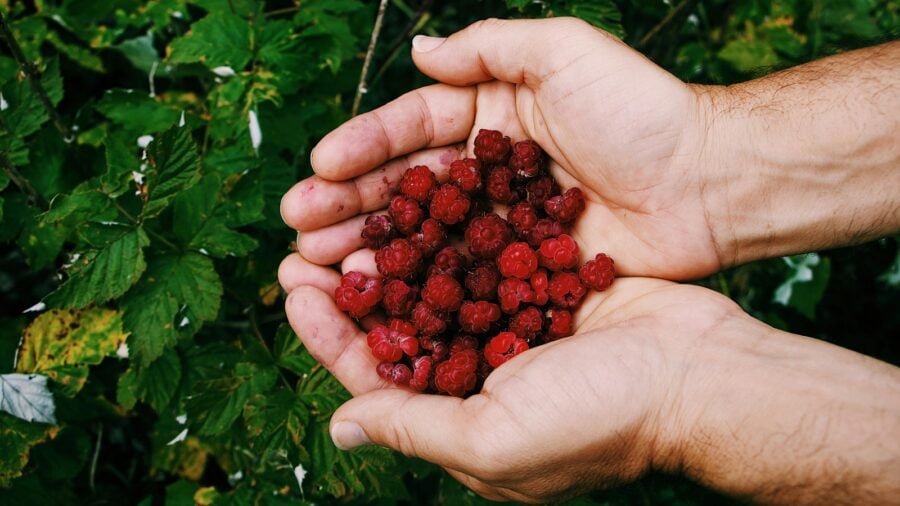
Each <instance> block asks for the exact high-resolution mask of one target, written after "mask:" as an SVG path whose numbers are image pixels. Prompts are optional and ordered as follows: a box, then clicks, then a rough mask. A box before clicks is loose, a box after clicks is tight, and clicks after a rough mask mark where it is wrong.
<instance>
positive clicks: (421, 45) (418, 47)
mask: <svg viewBox="0 0 900 506" xmlns="http://www.w3.org/2000/svg"><path fill="white" fill-rule="evenodd" d="M445 40H447V38H446V37H429V36H427V35H416V36H415V37H413V40H412V46H413V50H415V51H417V52H419V53H427V52H428V51H431V50H433V49H437V48H438V46H440V45H441V44H443V43H444V41H445Z"/></svg>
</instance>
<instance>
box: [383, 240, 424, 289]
mask: <svg viewBox="0 0 900 506" xmlns="http://www.w3.org/2000/svg"><path fill="white" fill-rule="evenodd" d="M421 261H422V254H421V253H419V250H418V249H416V248H415V247H414V246H413V245H412V243H411V242H409V241H408V240H406V239H394V240H393V241H391V242H390V243H389V244H388V245H387V246H385V247H383V248H381V249H380V250H378V251H376V252H375V265H376V267H378V272H380V273H381V275H382V276H384V277H386V278H400V279H411V278H412V277H413V276H414V275H415V273H416V271H417V270H419V263H420V262H421Z"/></svg>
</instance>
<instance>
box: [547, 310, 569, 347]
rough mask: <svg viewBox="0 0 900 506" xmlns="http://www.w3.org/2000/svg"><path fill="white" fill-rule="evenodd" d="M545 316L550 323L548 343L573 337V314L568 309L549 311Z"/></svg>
mask: <svg viewBox="0 0 900 506" xmlns="http://www.w3.org/2000/svg"><path fill="white" fill-rule="evenodd" d="M544 316H546V317H547V320H549V321H550V324H549V325H548V326H547V335H546V336H545V338H546V340H547V341H555V340H557V339H562V338H563V337H569V336H571V335H572V313H571V312H569V311H568V310H566V309H559V308H553V309H548V310H547V312H546V313H544Z"/></svg>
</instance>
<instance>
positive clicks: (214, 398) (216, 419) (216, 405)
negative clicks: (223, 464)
mask: <svg viewBox="0 0 900 506" xmlns="http://www.w3.org/2000/svg"><path fill="white" fill-rule="evenodd" d="M277 378H278V371H277V369H276V368H275V367H272V366H262V367H260V366H259V365H257V364H253V363H250V362H240V363H238V364H237V365H236V366H235V367H234V370H231V371H225V370H223V371H222V374H221V375H220V376H218V377H213V378H209V379H204V380H201V381H199V382H198V383H196V384H195V385H194V387H193V389H192V393H191V397H190V400H189V401H188V402H187V403H186V407H187V411H188V420H189V422H188V423H191V425H192V427H196V429H197V432H198V433H199V434H205V435H217V434H222V433H224V432H225V431H227V430H228V429H229V428H230V427H231V425H232V424H233V423H234V421H235V420H236V419H237V418H238V416H240V414H241V411H242V410H243V409H244V407H245V406H246V404H247V402H248V401H249V400H250V399H251V398H252V397H254V396H256V395H258V394H263V393H265V392H266V391H268V390H269V389H270V388H272V386H273V385H274V384H275V381H276V380H277Z"/></svg>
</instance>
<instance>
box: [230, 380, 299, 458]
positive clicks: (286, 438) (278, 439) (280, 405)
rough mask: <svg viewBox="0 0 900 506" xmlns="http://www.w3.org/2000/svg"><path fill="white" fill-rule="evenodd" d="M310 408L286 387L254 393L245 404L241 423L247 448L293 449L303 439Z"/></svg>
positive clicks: (262, 449) (293, 452) (260, 450)
mask: <svg viewBox="0 0 900 506" xmlns="http://www.w3.org/2000/svg"><path fill="white" fill-rule="evenodd" d="M308 420H309V411H308V410H307V409H306V406H304V405H303V403H301V402H300V400H299V399H298V398H297V396H296V395H295V394H294V393H293V392H291V391H290V390H287V389H284V388H282V389H279V390H278V391H276V392H275V393H274V394H273V393H267V394H258V395H255V396H253V397H252V398H251V399H250V400H249V402H248V403H247V405H246V406H245V407H244V423H245V427H246V428H247V435H248V437H249V438H250V439H249V440H250V448H251V449H252V450H253V451H255V452H256V453H257V454H262V453H263V452H265V451H284V452H287V453H288V454H296V453H297V452H296V451H293V450H295V449H296V447H298V446H299V445H300V444H301V442H302V441H303V436H304V433H305V429H304V427H305V426H306V423H307V422H308Z"/></svg>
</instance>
